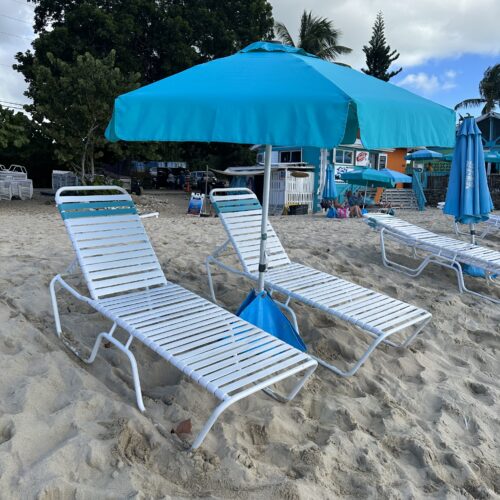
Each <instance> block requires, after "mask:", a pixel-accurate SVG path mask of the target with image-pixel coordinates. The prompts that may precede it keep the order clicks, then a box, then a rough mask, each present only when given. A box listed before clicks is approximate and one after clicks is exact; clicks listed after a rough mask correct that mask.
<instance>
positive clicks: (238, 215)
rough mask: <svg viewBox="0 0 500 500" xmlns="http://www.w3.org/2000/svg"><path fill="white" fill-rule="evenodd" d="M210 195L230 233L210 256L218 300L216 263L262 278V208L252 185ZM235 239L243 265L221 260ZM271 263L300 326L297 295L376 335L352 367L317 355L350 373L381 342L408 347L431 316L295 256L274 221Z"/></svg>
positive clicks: (270, 283) (269, 279) (275, 288)
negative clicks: (398, 338)
mask: <svg viewBox="0 0 500 500" xmlns="http://www.w3.org/2000/svg"><path fill="white" fill-rule="evenodd" d="M210 200H211V202H212V205H213V206H214V208H215V210H216V212H217V213H218V215H219V218H220V220H221V222H222V224H223V226H224V228H225V230H226V232H227V235H228V239H227V241H226V242H225V243H224V244H223V245H222V246H220V247H218V248H217V249H216V250H215V251H214V253H213V254H212V255H210V256H209V257H208V258H207V262H206V264H207V272H208V281H209V286H210V292H211V294H212V299H213V300H214V302H215V301H216V297H215V291H214V285H213V280H212V276H211V270H210V265H211V264H215V265H217V266H219V267H221V268H222V269H225V270H227V271H229V272H232V273H234V274H238V275H241V276H245V277H247V278H249V279H251V280H254V281H257V279H258V266H259V248H260V223H261V216H262V208H261V205H260V203H259V201H258V199H257V197H256V196H255V194H254V193H253V192H252V191H250V190H249V189H239V188H229V189H214V190H212V192H211V193H210ZM229 244H231V246H232V247H233V248H234V250H235V252H236V255H237V257H238V259H239V261H240V264H241V268H242V269H241V270H239V269H235V268H233V267H231V266H229V265H227V264H225V263H223V262H221V261H220V260H219V257H220V256H221V254H222V253H223V252H224V251H225V250H226V249H227V247H228V245H229ZM267 265H268V269H267V272H266V278H265V286H266V289H267V290H269V291H270V293H273V292H277V293H279V294H282V295H284V296H285V297H286V300H285V302H284V303H280V302H277V303H278V304H279V305H280V306H281V307H282V308H283V309H284V310H286V311H287V312H288V313H289V314H290V316H291V318H292V321H293V323H294V326H295V328H296V329H297V331H298V324H297V319H296V317H295V313H294V312H293V310H292V309H291V307H290V301H291V299H294V300H296V301H298V302H302V303H304V304H307V305H309V306H311V307H314V308H316V309H319V310H320V311H322V312H324V313H326V314H329V315H332V316H335V317H336V318H339V319H341V320H344V321H346V322H348V323H351V324H352V325H354V326H356V327H358V328H359V329H360V330H361V331H362V332H363V333H365V334H367V335H369V336H371V337H374V340H373V341H372V342H371V343H370V345H369V347H368V349H367V350H366V351H365V352H364V354H363V355H362V356H361V357H360V358H359V360H357V361H356V362H355V363H354V364H353V366H352V367H351V368H350V369H348V370H342V369H340V368H339V367H337V366H334V365H332V364H329V363H327V362H326V361H324V360H322V359H319V358H315V359H317V360H318V362H319V363H320V364H321V365H323V366H324V367H326V368H328V369H330V370H332V371H333V372H335V373H337V374H339V375H342V376H344V377H347V376H350V375H353V374H354V373H356V372H357V370H358V369H359V368H360V367H361V365H362V364H363V363H364V362H365V361H366V359H367V358H368V356H369V355H370V354H371V353H372V352H373V350H374V349H375V348H376V347H377V346H378V345H379V344H380V343H381V342H383V343H385V344H388V345H390V346H393V347H406V346H407V345H409V344H410V343H411V342H412V341H413V340H414V339H415V337H416V336H417V334H418V333H420V331H421V330H422V329H423V328H424V327H425V325H426V324H427V323H428V321H429V320H430V319H431V314H430V313H429V312H427V311H425V310H424V309H420V308H419V307H415V306H412V305H410V304H406V303H405V302H402V301H400V300H396V299H393V298H391V297H388V296H387V295H384V294H381V293H378V292H375V291H374V290H370V289H368V288H364V287H362V286H359V285H355V284H354V283H350V282H349V281H345V280H343V279H340V278H337V277H336V276H332V275H331V274H327V273H324V272H321V271H318V270H316V269H313V268H311V267H307V266H304V265H302V264H298V263H296V262H292V261H291V260H290V259H289V257H288V255H287V254H286V252H285V250H284V248H283V246H282V245H281V242H280V240H279V239H278V237H277V235H276V233H275V232H274V230H273V228H272V227H271V225H270V224H269V225H268V229H267ZM395 334H401V336H403V335H404V336H405V340H402V341H400V342H398V343H396V341H395V340H394V337H393V336H394V335H395ZM390 337H391V338H390Z"/></svg>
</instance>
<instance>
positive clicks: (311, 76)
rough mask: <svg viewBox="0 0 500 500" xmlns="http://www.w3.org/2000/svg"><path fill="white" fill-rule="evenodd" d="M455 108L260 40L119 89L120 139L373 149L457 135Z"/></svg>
mask: <svg viewBox="0 0 500 500" xmlns="http://www.w3.org/2000/svg"><path fill="white" fill-rule="evenodd" d="M454 126H455V113H454V112H453V111H452V110H451V109H448V108H446V107H444V106H441V105H439V104H436V103H434V102H432V101H429V100H427V99H424V98H423V97H420V96H417V95H415V94H412V93H411V92H408V91H407V90H405V89H403V88H401V87H398V86H396V85H392V84H390V83H386V82H383V81H381V80H378V79H377V78H373V77H371V76H368V75H365V74H363V73H361V72H359V71H356V70H354V69H351V68H348V67H345V66H340V65H337V64H333V63H330V62H328V61H325V60H323V59H319V58H317V57H315V56H313V55H311V54H308V53H306V52H305V51H304V50H302V49H298V48H295V47H289V46H286V45H281V44H276V43H271V42H256V43H253V44H251V45H249V46H248V47H246V48H244V49H243V50H241V51H239V52H237V53H236V54H234V55H232V56H229V57H224V58H221V59H215V60H213V61H210V62H208V63H205V64H200V65H198V66H194V67H192V68H189V69H187V70H186V71H183V72H181V73H178V74H176V75H173V76H170V77H169V78H165V79H163V80H160V81H158V82H156V83H152V84H150V85H146V86H145V87H142V88H140V89H137V90H134V91H132V92H129V93H127V94H124V95H122V96H120V97H118V98H117V99H116V100H115V106H114V111H113V117H112V119H111V122H110V123H109V125H108V128H107V130H106V137H107V138H108V139H110V140H112V141H116V140H124V141H201V142H234V143H240V144H275V145H287V144H300V145H301V146H317V147H325V148H331V147H333V146H336V145H338V144H341V143H344V144H345V143H353V142H354V141H355V139H356V134H357V132H358V130H359V131H360V138H361V141H362V143H363V145H364V146H365V147H366V148H367V149H377V148H384V147H387V148H396V147H416V146H420V145H422V144H431V145H435V146H438V145H439V146H449V147H451V146H452V145H453V144H454V130H455V128H454Z"/></svg>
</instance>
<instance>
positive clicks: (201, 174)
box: [189, 170, 219, 191]
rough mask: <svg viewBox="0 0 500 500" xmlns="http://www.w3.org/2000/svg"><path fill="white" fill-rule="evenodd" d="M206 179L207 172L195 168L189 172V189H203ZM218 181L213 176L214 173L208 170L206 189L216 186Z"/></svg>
mask: <svg viewBox="0 0 500 500" xmlns="http://www.w3.org/2000/svg"><path fill="white" fill-rule="evenodd" d="M206 180H207V172H206V171H205V170H196V171H195V172H191V175H190V176H189V182H190V184H191V189H192V190H197V191H205V182H206ZM218 182H219V181H218V179H217V177H216V176H215V174H214V173H213V172H208V182H207V188H208V191H210V190H211V189H212V188H214V187H216V186H217V184H218Z"/></svg>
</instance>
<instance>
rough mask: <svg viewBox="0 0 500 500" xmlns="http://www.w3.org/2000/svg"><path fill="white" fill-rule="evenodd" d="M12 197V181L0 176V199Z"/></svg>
mask: <svg viewBox="0 0 500 500" xmlns="http://www.w3.org/2000/svg"><path fill="white" fill-rule="evenodd" d="M11 199H12V183H11V181H10V179H6V178H1V177H0V200H9V201H10V200H11Z"/></svg>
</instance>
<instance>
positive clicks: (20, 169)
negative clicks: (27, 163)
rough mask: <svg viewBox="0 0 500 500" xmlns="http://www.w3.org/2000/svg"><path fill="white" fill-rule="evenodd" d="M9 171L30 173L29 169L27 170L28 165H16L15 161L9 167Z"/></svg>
mask: <svg viewBox="0 0 500 500" xmlns="http://www.w3.org/2000/svg"><path fill="white" fill-rule="evenodd" d="M9 172H18V173H23V174H26V175H27V174H28V171H27V170H26V167H24V166H23V165H16V164H15V163H13V164H12V165H11V166H10V167H9Z"/></svg>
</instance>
